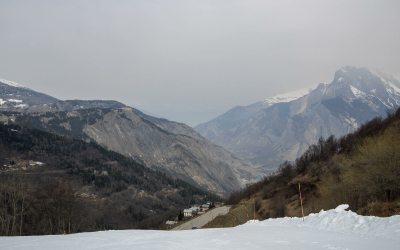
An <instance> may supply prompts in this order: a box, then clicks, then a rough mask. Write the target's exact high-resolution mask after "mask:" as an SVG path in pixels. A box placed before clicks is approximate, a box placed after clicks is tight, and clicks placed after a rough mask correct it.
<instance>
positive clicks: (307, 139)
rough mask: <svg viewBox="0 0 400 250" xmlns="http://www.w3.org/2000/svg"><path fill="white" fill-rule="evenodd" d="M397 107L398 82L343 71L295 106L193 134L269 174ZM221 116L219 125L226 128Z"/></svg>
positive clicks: (284, 104) (382, 75)
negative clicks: (326, 140) (313, 147)
mask: <svg viewBox="0 0 400 250" xmlns="http://www.w3.org/2000/svg"><path fill="white" fill-rule="evenodd" d="M399 104H400V82H399V81H397V80H396V79H395V78H393V77H392V76H390V75H389V74H386V73H383V72H381V71H377V70H375V71H373V70H369V69H367V68H355V67H344V68H341V69H340V70H338V71H337V72H336V73H335V76H334V80H333V81H332V83H330V84H319V85H318V87H317V88H315V89H314V90H312V91H311V92H310V93H308V94H307V95H304V96H302V97H300V98H298V99H296V100H293V101H290V102H278V103H275V104H273V105H272V106H270V107H267V108H265V109H260V110H259V111H258V112H256V113H255V114H253V115H251V116H250V117H249V118H247V119H246V120H245V121H242V122H241V123H239V124H234V125H232V126H231V128H230V129H223V130H220V131H219V132H218V134H217V133H216V134H212V133H211V131H213V130H214V131H215V129H214V128H215V127H218V126H219V127H224V126H225V128H226V127H228V126H226V125H224V126H220V124H223V122H220V123H215V121H214V123H213V124H211V125H209V127H208V128H207V129H204V128H203V130H199V131H200V132H201V133H202V134H203V135H205V137H208V138H209V139H210V140H211V141H212V142H214V143H216V144H217V145H220V146H222V147H224V148H226V149H228V150H229V151H230V152H232V153H234V154H235V155H237V156H238V157H240V158H241V159H243V160H245V161H247V162H250V163H251V164H252V165H253V166H256V167H258V168H259V169H260V170H261V171H264V172H270V171H273V169H276V168H277V167H278V166H279V164H281V163H283V162H284V161H285V160H289V161H293V160H294V159H296V157H299V156H300V155H301V154H302V153H303V152H304V151H305V150H306V149H307V148H308V147H309V146H310V145H311V144H313V143H315V142H316V141H317V140H318V138H320V137H321V136H323V137H325V138H327V137H329V136H330V135H331V134H333V135H335V136H337V137H338V136H341V135H344V134H347V133H349V132H352V131H354V130H355V129H356V128H358V127H359V126H360V125H361V124H362V123H364V122H366V121H367V120H369V119H372V118H374V117H376V116H384V115H385V114H386V113H385V112H386V110H387V109H392V108H394V107H397V106H398V105H399ZM250 107H251V105H250V106H247V107H245V108H246V109H249V108H250ZM230 112H232V110H231V111H230ZM228 113H229V112H227V113H226V114H224V115H227V114H228ZM224 115H223V116H221V117H220V119H221V120H223V121H225V122H226V121H227V119H225V120H224ZM217 119H218V118H217ZM198 128H199V126H198V127H196V129H198ZM210 134H211V136H210Z"/></svg>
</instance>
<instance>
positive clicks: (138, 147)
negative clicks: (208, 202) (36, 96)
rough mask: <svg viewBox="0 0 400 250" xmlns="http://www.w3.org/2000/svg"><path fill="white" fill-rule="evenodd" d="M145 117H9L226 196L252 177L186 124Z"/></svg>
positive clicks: (86, 113) (110, 112)
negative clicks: (78, 140) (97, 145)
mask: <svg viewBox="0 0 400 250" xmlns="http://www.w3.org/2000/svg"><path fill="white" fill-rule="evenodd" d="M134 111H135V112H137V113H135V112H134ZM138 114H139V115H138ZM140 115H142V116H143V117H141V116H140ZM144 116H145V115H144V114H142V113H141V112H140V111H137V110H135V109H131V108H121V109H87V110H86V109H81V110H75V111H69V112H54V113H46V114H39V115H36V114H33V115H20V116H17V117H14V118H13V119H15V123H17V124H20V125H24V126H28V127H33V128H37V129H40V130H45V131H49V132H52V133H57V134H61V135H68V136H71V137H73V138H77V139H84V140H88V141H94V142H97V143H99V144H100V145H102V146H104V147H105V148H107V149H109V150H113V151H116V152H119V153H121V154H123V155H126V156H129V157H131V158H133V159H135V160H137V161H139V162H141V163H143V164H145V165H147V166H149V167H151V168H153V169H156V170H160V171H163V172H167V173H169V174H171V175H172V176H175V177H178V178H180V179H183V180H185V181H187V182H189V183H191V184H193V185H196V186H198V187H201V188H203V189H205V190H208V191H212V192H215V193H220V194H228V193H230V192H232V191H233V190H237V189H239V188H240V187H242V186H243V185H244V184H245V183H247V182H248V181H250V180H253V179H254V178H255V177H256V172H255V171H254V170H253V169H252V168H251V167H250V166H248V165H246V164H244V163H243V162H242V161H241V160H240V159H238V158H236V157H235V156H234V155H232V154H231V153H229V152H227V151H226V150H225V149H223V148H221V147H219V146H216V145H214V144H212V143H210V142H209V141H207V140H206V139H205V138H203V137H201V136H200V135H199V134H198V133H196V132H195V131H194V130H193V129H191V128H189V127H188V126H186V125H180V124H177V123H173V122H169V121H167V120H164V119H158V118H151V119H152V120H153V121H156V122H158V124H156V123H153V122H151V121H149V120H147V119H146V118H144ZM167 130H169V131H171V132H175V133H181V134H173V133H171V132H169V131H167ZM185 134H187V135H185ZM189 135H190V136H189ZM192 136H193V137H192Z"/></svg>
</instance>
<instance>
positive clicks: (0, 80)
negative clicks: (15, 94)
mask: <svg viewBox="0 0 400 250" xmlns="http://www.w3.org/2000/svg"><path fill="white" fill-rule="evenodd" d="M0 82H1V83H4V84H7V85H9V86H11V87H16V88H21V89H29V88H27V87H25V86H23V85H21V84H19V83H16V82H13V81H9V80H5V79H0Z"/></svg>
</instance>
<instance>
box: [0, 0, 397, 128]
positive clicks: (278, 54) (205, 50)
mask: <svg viewBox="0 0 400 250" xmlns="http://www.w3.org/2000/svg"><path fill="white" fill-rule="evenodd" d="M399 44H400V1H398V0H394V1H389V0H387V1H385V0H380V1H369V0H354V1H353V0H346V1H342V0H334V1H333V0H332V1H323V0H314V1H296V0H276V1H275V0H269V1H265V0H260V1H255V0H242V1H238V0H210V1H208V0H202V1H191V0H182V1H178V0H168V1H162V0H158V1H157V0H143V1H142V0H136V1H128V0H114V1H108V0H107V1H105V0H104V1H103V0H86V1H82V0H78V1H75V0H69V1H58V0H35V1H19V0H1V1H0V78H3V79H7V80H12V81H15V82H17V83H20V84H22V85H25V86H27V87H29V88H31V89H33V90H36V91H39V92H43V93H46V94H49V95H51V96H54V97H56V98H59V99H62V100H67V99H85V100H92V99H104V100H117V101H120V102H122V103H125V104H127V105H131V106H134V107H136V108H139V109H141V110H143V111H145V112H148V113H149V114H153V115H157V116H159V117H165V118H167V119H170V120H173V121H177V122H183V123H186V124H188V125H190V126H195V125H197V124H199V123H202V122H206V121H209V120H211V119H212V118H215V117H217V116H219V115H221V114H223V113H224V112H226V111H228V110H229V109H231V108H233V107H235V106H238V105H249V104H252V103H255V102H257V101H260V100H263V99H265V98H267V97H271V96H274V95H276V94H282V93H286V92H289V91H293V90H297V89H301V88H304V87H307V86H309V85H313V84H316V83H321V82H323V83H330V82H331V81H332V80H333V76H334V73H335V71H337V70H338V69H339V68H341V67H344V66H356V67H371V68H379V69H383V70H385V71H387V72H390V73H392V74H393V75H394V76H396V77H397V78H400V49H399V48H400V45H399Z"/></svg>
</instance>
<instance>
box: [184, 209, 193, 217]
mask: <svg viewBox="0 0 400 250" xmlns="http://www.w3.org/2000/svg"><path fill="white" fill-rule="evenodd" d="M183 216H185V217H192V209H185V210H183Z"/></svg>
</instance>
